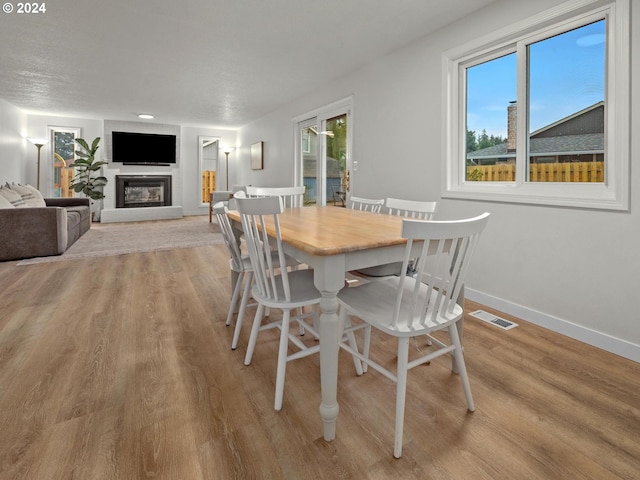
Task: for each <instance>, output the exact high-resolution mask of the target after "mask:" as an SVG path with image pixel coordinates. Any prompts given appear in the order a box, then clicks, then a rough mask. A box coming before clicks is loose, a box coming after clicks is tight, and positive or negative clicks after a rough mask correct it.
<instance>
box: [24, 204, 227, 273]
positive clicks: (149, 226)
mask: <svg viewBox="0 0 640 480" xmlns="http://www.w3.org/2000/svg"><path fill="white" fill-rule="evenodd" d="M223 242H224V240H223V238H222V234H221V233H220V228H219V227H218V225H217V224H216V223H209V220H208V217H207V216H193V217H184V218H181V219H177V220H162V221H152V222H136V223H131V222H129V223H94V224H92V225H91V229H90V230H89V231H88V232H87V233H85V234H84V235H83V236H82V237H80V238H79V239H78V241H76V243H74V244H73V245H71V247H69V249H68V250H67V251H66V252H64V253H63V254H62V255H55V256H52V257H38V258H28V259H25V260H22V261H20V262H18V263H17V265H32V264H35V263H47V262H61V261H65V260H76V259H80V258H88V257H104V256H111V255H122V254H125V253H134V252H150V251H158V250H171V249H174V248H188V247H198V246H202V245H213V244H217V243H223Z"/></svg>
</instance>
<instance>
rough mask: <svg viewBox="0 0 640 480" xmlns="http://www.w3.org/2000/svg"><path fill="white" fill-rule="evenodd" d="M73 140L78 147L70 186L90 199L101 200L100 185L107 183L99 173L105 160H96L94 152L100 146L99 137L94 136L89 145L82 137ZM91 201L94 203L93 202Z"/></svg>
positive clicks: (102, 195)
mask: <svg viewBox="0 0 640 480" xmlns="http://www.w3.org/2000/svg"><path fill="white" fill-rule="evenodd" d="M75 142H76V143H77V144H78V145H79V146H80V148H79V149H78V150H76V157H77V158H76V160H75V161H74V162H73V167H74V168H75V171H76V174H75V177H73V181H72V182H71V185H70V186H71V188H73V191H74V192H76V193H80V192H82V193H83V194H84V195H85V196H87V197H88V198H90V199H91V200H102V199H103V198H104V193H103V192H102V187H104V186H105V185H106V184H107V178H106V177H103V176H102V175H100V169H101V168H102V165H106V164H107V162H105V161H102V160H96V152H97V151H98V148H100V147H98V143H100V137H96V138H95V140H94V141H93V143H92V144H91V146H89V144H88V143H87V141H86V140H85V139H84V138H76V139H75ZM91 203H92V205H93V204H94V202H91ZM92 210H93V209H92Z"/></svg>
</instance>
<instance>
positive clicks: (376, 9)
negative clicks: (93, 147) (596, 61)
mask: <svg viewBox="0 0 640 480" xmlns="http://www.w3.org/2000/svg"><path fill="white" fill-rule="evenodd" d="M492 1H493V0H446V1H442V0H393V1H390V0H322V1H309V0H262V1H260V0H254V1H247V0H226V1H220V0H174V1H169V0H155V1H140V0H138V1H135V0H133V1H132V0H109V1H104V0H84V1H78V0H56V1H54V2H47V3H46V8H47V10H46V12H45V13H38V14H34V13H32V14H18V13H15V12H13V13H10V14H8V13H4V14H2V15H0V58H1V59H2V60H1V69H0V98H2V99H3V100H6V101H7V102H9V103H11V104H13V105H15V106H16V107H18V108H20V109H23V110H25V111H26V112H28V113H40V114H48V115H62V116H69V117H80V118H97V119H112V120H136V114H137V113H140V112H151V113H153V114H155V116H156V118H155V120H154V121H155V122H158V123H169V124H181V125H206V126H216V127H239V126H242V125H245V124H247V123H249V122H251V121H253V120H255V119H257V118H260V117H261V116H263V115H265V114H267V113H268V112H271V111H273V110H275V109H277V108H279V107H280V106H282V105H285V104H287V103H289V102H291V101H293V100H295V99H296V98H299V97H301V96H303V95H304V94H305V93H307V92H310V91H313V90H314V89H315V88H317V87H319V86H320V85H322V84H324V83H326V82H329V81H331V80H333V79H336V78H339V77H341V76H343V75H345V74H347V73H349V72H351V71H353V70H356V69H358V68H359V67H361V66H362V65H365V64H367V63H368V62H371V61H373V60H374V59H375V58H377V57H379V56H381V55H384V54H386V53H389V52H391V51H393V50H395V49H397V48H399V47H401V46H403V45H405V44H407V43H409V42H411V41H412V40H415V39H417V38H419V37H422V36H424V35H427V34H429V33H430V32H432V31H434V30H437V29H439V28H441V27H443V26H444V25H446V24H448V23H451V22H452V21H455V20H456V19H458V18H461V17H463V16H466V15H468V14H470V13H472V12H473V11H475V10H477V9H479V8H482V7H483V6H485V5H487V4H489V3H491V2H492ZM12 3H13V5H16V3H17V2H12Z"/></svg>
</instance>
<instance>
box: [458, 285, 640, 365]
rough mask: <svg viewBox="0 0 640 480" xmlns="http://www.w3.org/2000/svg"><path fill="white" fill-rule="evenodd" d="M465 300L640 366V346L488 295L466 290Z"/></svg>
mask: <svg viewBox="0 0 640 480" xmlns="http://www.w3.org/2000/svg"><path fill="white" fill-rule="evenodd" d="M465 297H466V298H468V299H469V300H472V301H474V302H478V303H481V304H482V305H486V306H487V307H491V308H495V309H496V310H499V311H501V312H504V313H507V314H509V315H513V316H514V317H518V318H521V319H522V320H526V321H527V322H530V323H533V324H535V325H538V326H540V327H544V328H547V329H549V330H552V331H554V332H556V333H560V334H562V335H566V336H567V337H570V338H573V339H575V340H579V341H581V342H584V343H587V344H589V345H593V346H594V347H598V348H601V349H603V350H606V351H607V352H611V353H614V354H616V355H619V356H621V357H624V358H628V359H629V360H633V361H634V362H638V363H640V345H636V344H634V343H631V342H628V341H626V340H621V339H619V338H615V337H612V336H611V335H607V334H605V333H601V332H597V331H595V330H591V329H590V328H586V327H583V326H580V325H576V324H575V323H571V322H569V321H567V320H563V319H561V318H558V317H554V316H552V315H548V314H546V313H543V312H539V311H537V310H533V309H531V308H528V307H524V306H522V305H518V304H516V303H512V302H509V301H507V300H503V299H501V298H498V297H494V296H492V295H487V294H486V293H482V292H478V291H477V290H473V289H471V288H466V289H465Z"/></svg>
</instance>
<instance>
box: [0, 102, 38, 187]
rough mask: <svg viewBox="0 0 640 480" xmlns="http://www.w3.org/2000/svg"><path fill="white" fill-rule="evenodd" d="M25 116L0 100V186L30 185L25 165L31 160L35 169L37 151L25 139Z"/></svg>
mask: <svg viewBox="0 0 640 480" xmlns="http://www.w3.org/2000/svg"><path fill="white" fill-rule="evenodd" d="M28 135H29V132H28V130H27V116H26V115H25V114H24V113H22V112H21V111H20V110H19V109H17V108H16V107H14V106H13V105H11V104H9V103H7V102H5V101H4V100H1V99H0V185H4V184H5V182H9V183H12V182H16V183H32V182H33V184H34V185H35V177H34V180H31V179H28V178H27V163H28V162H29V161H30V160H33V162H32V163H33V165H34V167H33V168H34V169H35V164H36V159H37V150H36V147H35V146H33V145H32V144H31V143H29V141H27V139H26V137H27V136H28Z"/></svg>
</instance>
